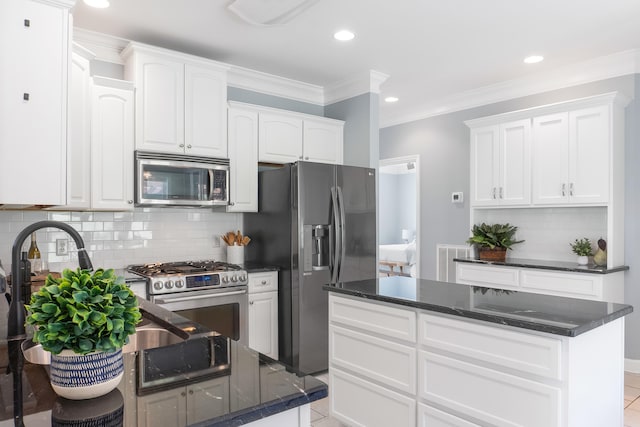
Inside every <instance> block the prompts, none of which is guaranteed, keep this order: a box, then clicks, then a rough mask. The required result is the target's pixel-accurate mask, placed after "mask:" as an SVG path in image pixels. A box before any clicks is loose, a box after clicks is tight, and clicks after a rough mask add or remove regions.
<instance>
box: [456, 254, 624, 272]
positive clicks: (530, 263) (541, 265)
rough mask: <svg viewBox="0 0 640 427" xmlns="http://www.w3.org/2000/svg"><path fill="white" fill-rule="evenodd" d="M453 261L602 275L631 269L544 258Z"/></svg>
mask: <svg viewBox="0 0 640 427" xmlns="http://www.w3.org/2000/svg"><path fill="white" fill-rule="evenodd" d="M453 261H454V262H465V263H468V264H480V265H497V266H500V267H520V268H534V269H539V270H553V271H564V272H570V273H585V274H602V275H604V274H611V273H618V272H620V271H627V270H629V266H628V265H620V266H617V267H613V268H588V266H587V267H580V266H578V265H577V264H576V265H575V267H570V266H554V265H549V264H545V261H542V260H526V261H525V260H520V261H515V260H514V261H510V260H509V259H507V260H505V261H487V260H483V259H474V258H454V259H453ZM567 264H570V263H567ZM591 266H592V265H591ZM592 267H593V266H592Z"/></svg>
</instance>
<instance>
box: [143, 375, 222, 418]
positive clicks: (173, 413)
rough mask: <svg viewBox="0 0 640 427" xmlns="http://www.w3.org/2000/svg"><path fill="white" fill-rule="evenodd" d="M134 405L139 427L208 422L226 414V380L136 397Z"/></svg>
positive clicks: (203, 382)
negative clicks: (136, 409)
mask: <svg viewBox="0 0 640 427" xmlns="http://www.w3.org/2000/svg"><path fill="white" fill-rule="evenodd" d="M194 390H195V392H194ZM203 390H204V391H206V393H203V392H202V391H203ZM137 405H138V426H140V427H154V426H164V425H166V426H168V425H171V426H176V427H180V426H186V425H191V424H194V423H198V422H201V421H205V420H208V419H212V418H215V417H218V416H221V415H224V414H227V413H228V412H229V377H228V376H225V377H220V378H214V379H212V380H207V381H201V382H198V383H195V384H191V385H188V386H186V387H178V388H174V389H171V390H165V391H159V392H156V393H153V394H149V395H146V396H139V397H138V398H137Z"/></svg>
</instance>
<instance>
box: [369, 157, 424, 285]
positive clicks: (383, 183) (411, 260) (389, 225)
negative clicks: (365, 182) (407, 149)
mask: <svg viewBox="0 0 640 427" xmlns="http://www.w3.org/2000/svg"><path fill="white" fill-rule="evenodd" d="M378 194H379V197H378V212H379V214H378V241H379V245H380V247H379V251H378V253H379V255H378V258H379V275H380V276H388V275H403V276H411V277H420V156H419V155H411V156H403V157H395V158H391V159H384V160H380V165H379V173H378Z"/></svg>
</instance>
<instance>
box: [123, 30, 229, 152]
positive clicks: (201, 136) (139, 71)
mask: <svg viewBox="0 0 640 427" xmlns="http://www.w3.org/2000/svg"><path fill="white" fill-rule="evenodd" d="M122 56H123V58H124V59H125V77H126V78H127V79H128V80H132V81H133V82H134V83H135V87H136V137H135V147H136V149H137V150H147V151H156V152H166V153H174V154H175V153H178V154H188V155H197V156H207V157H223V158H226V157H227V138H226V134H227V132H226V124H227V117H226V102H227V77H226V70H227V68H226V67H224V66H222V65H220V64H218V63H215V62H214V61H208V60H205V59H202V58H197V57H192V56H190V55H186V54H181V53H178V52H173V51H169V50H166V49H161V48H156V47H153V46H147V45H142V44H139V43H130V44H129V45H128V46H127V47H126V48H125V49H124V50H123V52H122Z"/></svg>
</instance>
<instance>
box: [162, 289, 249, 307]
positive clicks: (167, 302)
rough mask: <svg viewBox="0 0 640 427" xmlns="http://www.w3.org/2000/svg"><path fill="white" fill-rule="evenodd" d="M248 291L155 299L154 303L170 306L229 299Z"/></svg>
mask: <svg viewBox="0 0 640 427" xmlns="http://www.w3.org/2000/svg"><path fill="white" fill-rule="evenodd" d="M246 293H247V291H234V292H224V293H220V294H207V295H202V294H200V295H193V296H186V297H176V298H171V299H168V300H166V299H155V300H154V301H153V302H154V303H156V304H170V303H172V302H183V301H193V300H197V299H203V298H219V297H228V296H231V295H242V294H246Z"/></svg>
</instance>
